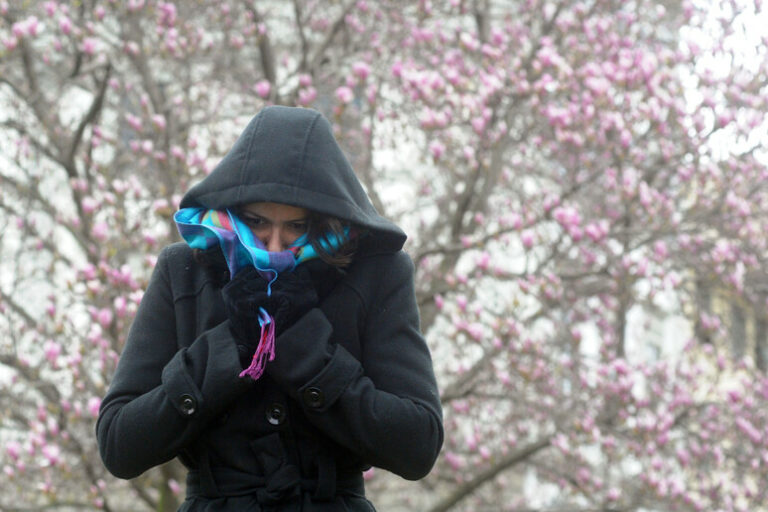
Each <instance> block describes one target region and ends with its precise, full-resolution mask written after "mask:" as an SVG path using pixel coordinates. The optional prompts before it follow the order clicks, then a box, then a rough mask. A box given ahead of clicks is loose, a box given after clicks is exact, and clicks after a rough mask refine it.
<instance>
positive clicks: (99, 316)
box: [96, 308, 113, 329]
mask: <svg viewBox="0 0 768 512" xmlns="http://www.w3.org/2000/svg"><path fill="white" fill-rule="evenodd" d="M112 318H113V315H112V311H111V310H110V309H108V308H101V309H99V310H98V312H97V313H96V321H97V322H98V323H99V325H101V326H102V327H104V328H105V329H106V328H108V327H109V326H110V325H111V324H112Z"/></svg>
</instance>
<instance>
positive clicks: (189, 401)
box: [179, 394, 197, 416]
mask: <svg viewBox="0 0 768 512" xmlns="http://www.w3.org/2000/svg"><path fill="white" fill-rule="evenodd" d="M179 409H180V410H181V413H182V414H184V415H185V416H192V415H193V414H195V411H196V410H197V402H196V401H195V399H194V398H192V395H186V394H185V395H181V397H180V398H179Z"/></svg>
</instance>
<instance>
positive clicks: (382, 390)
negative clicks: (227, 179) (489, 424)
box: [267, 252, 443, 480]
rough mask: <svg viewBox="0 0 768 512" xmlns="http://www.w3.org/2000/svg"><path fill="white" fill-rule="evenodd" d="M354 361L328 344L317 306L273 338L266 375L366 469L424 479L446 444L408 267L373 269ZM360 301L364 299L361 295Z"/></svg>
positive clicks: (404, 259) (396, 263)
mask: <svg viewBox="0 0 768 512" xmlns="http://www.w3.org/2000/svg"><path fill="white" fill-rule="evenodd" d="M376 276H377V279H376V281H375V282H369V283H368V284H369V285H371V286H373V287H375V288H376V289H377V291H376V293H374V294H372V296H373V297H374V299H373V300H372V301H371V303H370V304H368V308H369V311H368V314H367V323H366V325H365V327H364V330H363V332H364V334H363V338H362V339H361V340H360V341H361V346H362V357H361V360H360V361H358V360H357V359H356V358H355V357H354V356H352V355H351V354H350V353H349V352H348V351H347V350H346V349H345V348H344V347H343V346H342V345H340V344H338V343H335V342H334V341H333V329H332V326H331V323H330V322H329V320H328V319H327V317H326V316H325V315H324V314H323V312H322V311H321V310H320V309H319V308H317V309H313V310H311V311H310V312H309V313H307V314H306V315H305V316H304V317H302V318H301V319H300V320H299V321H298V322H297V323H296V324H294V325H293V326H292V327H290V328H289V329H288V330H286V332H285V333H283V335H281V337H280V339H278V340H277V356H276V358H275V360H274V361H272V362H271V363H270V364H268V365H267V372H268V373H269V374H270V376H271V377H272V378H273V379H274V380H276V381H277V382H278V383H279V384H280V385H281V386H282V387H283V389H284V390H285V391H286V392H287V393H288V394H289V395H291V396H292V397H293V398H294V399H296V400H297V401H298V402H299V403H300V404H301V407H302V409H303V410H304V412H305V414H306V415H307V417H308V418H309V421H311V422H312V423H313V424H314V425H315V426H316V427H318V428H319V429H320V430H322V431H323V432H324V433H325V434H326V435H328V436H329V437H331V438H332V439H333V440H334V441H336V442H337V443H339V444H340V445H342V446H344V447H346V448H348V449H350V450H352V451H353V452H354V453H356V454H358V455H359V456H360V457H361V458H362V460H364V461H366V462H367V463H369V464H371V465H373V466H377V467H381V468H383V469H386V470H388V471H392V472H394V473H396V474H398V475H400V476H402V477H404V478H407V479H409V480H416V479H419V478H422V477H424V476H426V475H427V474H428V473H429V471H430V470H431V469H432V466H433V465H434V463H435V460H436V458H437V456H438V454H439V452H440V448H441V446H442V443H443V425H442V408H441V405H440V399H439V395H438V390H437V384H436V381H435V376H434V371H433V367H432V360H431V356H430V353H429V349H428V348H427V345H426V342H425V340H424V338H423V336H422V335H421V333H420V330H419V315H418V308H417V305H416V299H415V295H414V287H413V263H412V262H411V260H410V257H408V256H407V255H406V254H405V253H404V252H400V253H398V254H397V255H396V256H394V257H393V258H392V260H389V261H387V265H386V266H384V267H379V266H377V268H376ZM361 295H364V294H361Z"/></svg>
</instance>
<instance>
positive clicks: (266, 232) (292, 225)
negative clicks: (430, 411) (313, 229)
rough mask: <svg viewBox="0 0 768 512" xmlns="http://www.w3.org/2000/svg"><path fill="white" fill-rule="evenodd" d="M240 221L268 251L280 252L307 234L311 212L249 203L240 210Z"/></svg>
mask: <svg viewBox="0 0 768 512" xmlns="http://www.w3.org/2000/svg"><path fill="white" fill-rule="evenodd" d="M240 219H242V221H243V222H245V224H246V225H247V226H248V227H249V228H251V231H252V232H253V236H255V237H256V238H258V239H259V240H261V242H262V243H263V244H264V245H265V246H266V248H267V250H268V251H272V252H280V251H284V250H286V249H287V248H288V247H290V246H291V244H293V242H295V241H296V239H297V238H299V237H300V236H301V235H303V234H304V233H306V232H307V228H308V226H309V211H308V210H306V209H305V208H299V207H297V206H290V205H287V204H282V203H249V204H246V205H243V206H242V207H241V208H240Z"/></svg>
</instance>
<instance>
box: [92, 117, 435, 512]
mask: <svg viewBox="0 0 768 512" xmlns="http://www.w3.org/2000/svg"><path fill="white" fill-rule="evenodd" d="M258 201H268V202H277V203H285V204H289V205H293V206H298V207H302V208H306V209H309V210H313V211H316V212H320V213H324V214H327V215H331V216H334V217H337V218H339V219H342V220H346V221H349V222H351V223H352V224H354V225H356V226H358V227H360V228H362V229H361V231H362V232H365V233H367V234H366V235H365V236H363V237H361V239H360V240H359V245H358V249H357V251H356V253H355V256H354V260H353V262H352V264H351V265H349V266H348V267H346V268H345V269H343V270H340V269H337V268H336V267H331V266H328V265H326V264H324V263H323V262H322V261H320V260H314V261H311V262H306V263H303V264H302V265H308V268H309V269H310V273H311V276H312V281H313V283H314V285H315V286H316V289H317V290H318V295H319V297H320V302H319V304H318V306H317V307H315V308H313V309H311V310H310V311H309V312H308V313H306V314H305V315H304V316H302V317H301V318H299V319H298V320H297V321H296V322H295V323H294V324H293V325H292V326H290V327H288V328H287V329H286V330H285V331H284V332H283V333H282V334H281V335H280V336H278V338H277V340H276V343H275V346H276V357H275V359H274V360H273V361H271V362H269V363H268V364H267V367H266V372H265V374H264V375H263V376H262V377H261V378H260V379H259V380H258V381H253V380H251V379H250V378H247V377H246V378H240V377H238V374H239V373H240V372H241V370H242V366H241V363H240V358H239V354H238V348H237V341H236V339H235V338H234V337H233V335H232V332H231V330H230V328H229V320H228V319H227V316H226V314H225V311H224V306H223V301H222V297H221V288H222V286H223V285H224V284H226V282H227V280H228V277H229V276H228V275H227V273H226V270H227V266H226V262H225V260H224V257H223V255H222V254H221V251H220V249H218V248H214V249H209V250H208V251H207V252H206V257H207V259H208V261H209V262H210V264H209V265H201V264H199V263H198V262H197V261H196V259H195V258H194V257H193V252H192V250H191V249H190V248H189V247H188V246H187V245H186V244H184V243H178V244H173V245H170V246H168V247H166V248H165V249H164V250H163V251H162V252H161V254H160V256H159V258H158V261H157V265H156V267H155V270H154V272H153V274H152V277H151V279H150V283H149V285H148V288H147V290H146V292H145V294H144V297H143V298H142V301H141V304H140V305H139V308H138V311H137V313H136V317H135V320H134V322H133V324H132V326H131V329H130V331H129V334H128V338H127V341H126V345H125V348H124V350H123V353H122V355H121V358H120V361H119V364H118V367H117V370H116V373H115V376H114V378H113V380H112V382H111V385H110V387H109V390H108V392H107V394H106V396H105V397H104V399H103V401H102V404H101V410H100V413H99V418H98V422H97V427H96V430H97V438H98V443H99V450H100V453H101V456H102V459H103V461H104V464H105V466H106V467H107V469H108V470H109V471H110V472H111V473H113V474H114V475H115V476H118V477H120V478H133V477H136V476H139V475H140V474H142V473H143V472H144V471H146V470H147V469H149V468H151V467H153V466H156V465H158V464H162V463H164V462H167V461H169V460H171V459H173V458H175V457H178V458H179V459H180V460H181V462H182V463H183V464H184V465H185V466H186V467H187V468H188V470H189V473H188V476H187V498H186V500H185V502H184V504H183V505H182V507H181V509H180V510H184V511H214V510H216V511H222V510H238V511H267V510H270V511H293V510H297V511H298V510H302V511H336V510H350V511H370V510H374V509H373V506H372V505H371V504H370V502H369V501H368V500H367V499H366V498H365V494H364V488H363V479H362V472H363V471H364V470H366V469H367V468H369V467H371V466H376V467H379V468H383V469H385V470H388V471H391V472H394V473H396V474H398V475H400V476H402V477H404V478H406V479H411V480H415V479H419V478H422V477H424V476H425V475H426V474H427V473H428V472H429V471H430V470H431V468H432V466H433V464H434V462H435V460H436V458H437V455H438V453H439V451H440V448H441V446H442V442H443V427H442V410H441V406H440V400H439V396H438V391H437V385H436V382H435V376H434V372H433V368H432V361H431V357H430V353H429V350H428V348H427V345H426V343H425V341H424V338H423V337H422V335H421V333H420V331H419V318H418V309H417V305H416V301H415V295H414V285H413V263H412V262H411V260H410V258H409V257H408V256H407V255H406V254H405V252H403V250H402V246H403V243H404V241H405V234H404V233H403V232H402V230H400V228H398V227H397V226H396V225H394V224H393V223H391V222H389V221H388V220H386V219H384V218H383V217H381V216H380V215H379V214H378V213H377V212H376V210H375V209H374V207H373V206H372V205H371V203H370V201H369V199H368V197H367V195H366V194H365V192H364V190H363V189H362V187H361V185H360V183H359V182H358V180H357V179H356V177H355V175H354V173H353V171H352V169H351V167H350V165H349V163H348V161H347V159H346V158H345V157H344V155H343V153H342V151H341V149H340V148H339V146H338V144H337V143H336V141H335V140H334V137H333V133H332V129H331V126H330V123H329V122H328V121H327V120H326V119H325V118H324V117H323V116H322V115H320V114H319V113H317V112H314V111H312V110H308V109H301V108H289V107H277V106H275V107H268V108H266V109H264V110H262V111H261V112H260V113H259V114H258V115H257V116H256V117H255V118H254V119H253V120H252V121H251V122H250V123H249V125H248V126H247V128H246V129H245V131H244V132H243V133H242V135H241V136H240V137H239V138H238V140H237V142H236V143H235V144H234V146H233V147H232V149H231V150H230V151H229V152H228V154H227V155H226V156H225V157H224V159H223V160H222V161H221V162H220V163H219V165H218V166H217V167H216V168H215V169H214V170H213V172H212V173H211V174H210V175H209V176H208V177H206V178H205V179H204V180H202V181H201V182H200V183H199V184H197V185H196V186H194V187H192V188H191V189H190V190H189V191H188V193H187V194H186V195H185V196H184V197H183V199H182V201H181V207H182V208H186V207H205V208H212V209H223V208H227V207H232V206H236V205H239V204H245V203H251V202H258Z"/></svg>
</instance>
